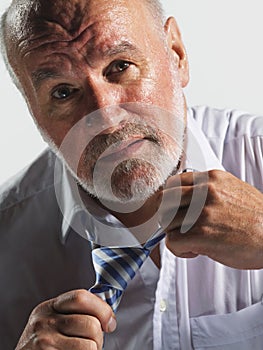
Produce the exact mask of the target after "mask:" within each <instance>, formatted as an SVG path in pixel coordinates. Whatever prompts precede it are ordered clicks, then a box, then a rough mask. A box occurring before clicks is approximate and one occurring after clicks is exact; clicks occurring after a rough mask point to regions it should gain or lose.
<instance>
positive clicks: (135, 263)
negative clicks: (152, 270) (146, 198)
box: [90, 234, 165, 312]
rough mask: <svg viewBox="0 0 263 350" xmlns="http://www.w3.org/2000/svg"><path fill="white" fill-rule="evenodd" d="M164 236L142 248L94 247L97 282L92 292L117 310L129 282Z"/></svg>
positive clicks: (93, 256)
mask: <svg viewBox="0 0 263 350" xmlns="http://www.w3.org/2000/svg"><path fill="white" fill-rule="evenodd" d="M164 236H165V234H162V235H160V236H158V237H155V238H153V239H151V240H149V241H148V242H147V243H146V244H145V245H144V246H143V247H141V248H138V247H133V248H108V247H99V248H95V249H93V251H92V258H93V264H94V268H95V272H96V282H95V285H94V286H93V287H92V288H91V289H90V292H92V293H94V294H96V295H98V296H99V297H100V298H102V299H103V300H105V301H106V302H107V303H108V304H109V305H110V306H111V307H112V309H113V311H114V312H116V311H117V307H118V305H119V303H120V300H121V296H122V293H123V291H124V290H125V289H126V287H127V285H128V282H129V281H130V280H132V279H133V277H134V276H135V274H136V272H137V271H138V270H139V268H140V267H141V266H142V264H143V263H144V261H145V259H146V258H147V257H148V256H149V255H150V253H151V250H152V249H153V248H154V246H156V244H157V243H158V242H159V241H160V240H161V239H162V238H163V237H164Z"/></svg>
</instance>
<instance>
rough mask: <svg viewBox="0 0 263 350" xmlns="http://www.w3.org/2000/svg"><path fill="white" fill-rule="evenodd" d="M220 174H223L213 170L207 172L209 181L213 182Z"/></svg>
mask: <svg viewBox="0 0 263 350" xmlns="http://www.w3.org/2000/svg"><path fill="white" fill-rule="evenodd" d="M221 173H223V172H222V171H221V170H215V169H213V170H210V171H209V172H208V175H209V179H210V180H213V181H215V180H217V179H218V178H219V177H220V174H221Z"/></svg>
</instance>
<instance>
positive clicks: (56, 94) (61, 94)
mask: <svg viewBox="0 0 263 350" xmlns="http://www.w3.org/2000/svg"><path fill="white" fill-rule="evenodd" d="M76 91H77V89H76V88H73V87H72V86H68V85H61V86H59V87H57V88H56V89H54V90H53V92H52V94H51V95H52V97H53V98H55V99H57V100H66V99H68V98H70V97H71V96H72V95H73V94H74V93H76Z"/></svg>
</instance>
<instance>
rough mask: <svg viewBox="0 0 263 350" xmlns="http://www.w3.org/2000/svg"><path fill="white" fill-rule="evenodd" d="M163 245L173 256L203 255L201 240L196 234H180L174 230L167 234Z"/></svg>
mask: <svg viewBox="0 0 263 350" xmlns="http://www.w3.org/2000/svg"><path fill="white" fill-rule="evenodd" d="M165 243H166V246H167V248H168V249H169V250H170V251H171V252H172V253H173V254H175V255H177V256H180V257H183V256H182V254H187V253H192V254H195V255H198V254H203V250H202V246H203V240H202V237H200V236H199V235H197V234H196V233H186V234H181V233H180V232H179V231H177V230H174V231H171V232H169V233H167V235H166V238H165Z"/></svg>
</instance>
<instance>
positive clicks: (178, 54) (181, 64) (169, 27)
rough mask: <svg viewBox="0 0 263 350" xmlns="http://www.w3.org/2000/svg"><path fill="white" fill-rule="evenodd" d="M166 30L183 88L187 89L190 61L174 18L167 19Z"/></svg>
mask: <svg viewBox="0 0 263 350" xmlns="http://www.w3.org/2000/svg"><path fill="white" fill-rule="evenodd" d="M164 30H165V33H166V36H167V42H168V47H169V49H171V50H172V55H173V56H174V59H175V61H176V62H177V66H178V69H179V73H180V77H181V84H182V87H185V86H186V85H187V84H188V81H189V67H188V59H187V54H186V50H185V47H184V44H183V42H182V38H181V33H180V30H179V28H178V25H177V22H176V20H175V18H174V17H169V18H168V19H167V21H166V23H165V26H164Z"/></svg>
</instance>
